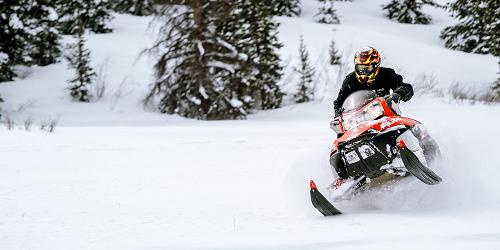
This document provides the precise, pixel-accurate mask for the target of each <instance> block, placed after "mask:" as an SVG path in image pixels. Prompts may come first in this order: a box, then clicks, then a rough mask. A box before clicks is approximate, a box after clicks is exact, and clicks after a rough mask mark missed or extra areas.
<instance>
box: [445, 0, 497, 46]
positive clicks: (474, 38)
mask: <svg viewBox="0 0 500 250" xmlns="http://www.w3.org/2000/svg"><path fill="white" fill-rule="evenodd" d="M449 7H450V9H451V11H452V13H453V14H452V15H453V16H454V17H455V18H458V20H459V21H460V22H459V23H458V24H456V25H455V26H451V27H447V28H445V29H444V30H443V31H442V33H441V38H443V39H444V41H445V46H446V47H447V48H451V49H457V50H462V51H465V52H472V53H480V54H488V53H490V54H492V55H495V56H500V23H499V22H500V21H499V20H500V11H499V10H500V1H497V0H477V1H466V0H457V1H455V2H453V3H451V5H450V6H449Z"/></svg>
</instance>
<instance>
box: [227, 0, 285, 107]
mask: <svg viewBox="0 0 500 250" xmlns="http://www.w3.org/2000/svg"><path fill="white" fill-rule="evenodd" d="M233 4H234V9H233V11H232V13H231V15H229V17H228V18H227V19H226V20H225V21H224V24H223V25H222V28H221V33H222V34H224V37H225V38H226V40H228V41H229V42H230V43H231V44H234V45H235V47H236V49H237V50H238V51H240V52H242V53H244V54H246V55H247V57H248V60H247V65H246V71H244V72H242V74H245V75H244V78H245V79H247V81H248V84H249V86H248V91H250V92H251V94H250V95H251V97H252V101H253V102H255V105H254V107H255V108H256V109H273V108H278V107H280V105H281V102H282V99H283V96H284V93H283V92H282V91H281V89H280V87H279V85H278V82H279V80H280V79H281V77H282V70H283V69H282V67H281V65H280V58H279V54H278V53H277V50H278V49H279V48H281V47H282V46H283V45H282V44H281V43H280V42H279V41H278V38H277V33H278V31H277V29H278V26H279V24H278V23H277V22H276V21H274V20H273V19H272V14H271V12H272V9H271V7H272V6H270V5H268V4H266V3H265V2H264V1H248V0H234V1H233Z"/></svg>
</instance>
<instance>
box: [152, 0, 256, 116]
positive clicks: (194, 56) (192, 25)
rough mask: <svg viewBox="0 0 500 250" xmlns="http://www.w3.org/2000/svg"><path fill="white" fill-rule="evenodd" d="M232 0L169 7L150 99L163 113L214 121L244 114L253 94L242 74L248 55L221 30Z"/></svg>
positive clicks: (193, 1) (199, 0) (197, 0)
mask: <svg viewBox="0 0 500 250" xmlns="http://www.w3.org/2000/svg"><path fill="white" fill-rule="evenodd" d="M229 6H230V2H228V1H220V0H191V1H186V4H185V5H184V6H179V5H173V6H169V7H168V8H167V9H166V10H165V11H164V12H163V19H164V20H165V23H164V26H163V27H162V29H161V35H160V38H159V39H158V41H157V42H156V44H155V45H154V47H153V48H152V49H151V51H152V52H153V51H158V52H159V53H160V54H161V55H160V57H159V60H158V62H157V63H156V65H155V70H156V82H155V83H154V85H153V88H152V89H151V91H150V93H149V94H148V96H147V97H146V99H145V102H146V103H153V102H155V101H158V105H159V106H158V108H159V110H160V111H161V112H163V113H168V114H178V115H181V116H184V117H188V118H196V119H205V120H215V119H238V118H244V117H245V115H246V114H247V113H248V110H247V108H248V106H249V105H250V104H249V103H250V102H251V101H252V100H251V99H252V98H251V97H249V96H248V95H246V93H245V91H247V90H246V86H247V85H248V84H246V83H245V79H243V78H242V77H240V71H241V68H242V64H244V62H245V61H246V59H247V58H246V56H245V55H244V54H241V53H239V52H238V50H237V49H236V48H235V47H234V46H233V45H232V44H231V43H229V42H228V41H226V40H225V37H224V36H223V35H222V34H221V33H220V27H219V25H221V23H222V20H223V19H224V18H227V17H228V16H229V15H228V14H229Z"/></svg>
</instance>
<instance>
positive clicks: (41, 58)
mask: <svg viewBox="0 0 500 250" xmlns="http://www.w3.org/2000/svg"><path fill="white" fill-rule="evenodd" d="M30 2H31V4H27V5H26V6H27V9H26V12H25V15H24V16H23V22H24V26H25V27H26V28H27V29H29V31H28V34H29V37H28V42H29V45H28V48H27V50H26V51H27V54H28V55H29V58H30V63H31V64H36V65H40V66H45V65H49V64H52V63H56V62H57V59H58V58H59V56H60V54H61V49H60V48H59V39H60V35H59V32H58V30H57V29H56V26H57V13H56V11H55V8H54V7H55V6H54V3H53V1H51V0H31V1H30Z"/></svg>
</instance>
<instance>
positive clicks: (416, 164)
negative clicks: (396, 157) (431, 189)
mask: <svg viewBox="0 0 500 250" xmlns="http://www.w3.org/2000/svg"><path fill="white" fill-rule="evenodd" d="M399 152H400V154H401V159H402V160H403V164H404V165H405V167H406V169H407V170H408V172H410V173H411V174H412V175H413V176H415V177H416V178H417V179H419V180H421V181H422V182H423V183H425V184H427V185H436V184H438V183H440V182H441V181H442V179H441V177H439V176H438V175H437V174H436V173H434V171H432V170H431V169H430V168H428V167H426V166H424V164H422V163H421V162H420V161H419V160H418V158H417V156H416V155H415V154H414V153H413V152H412V151H411V150H410V149H408V148H407V147H406V146H405V145H404V143H403V145H402V146H401V147H400V151H399Z"/></svg>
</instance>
